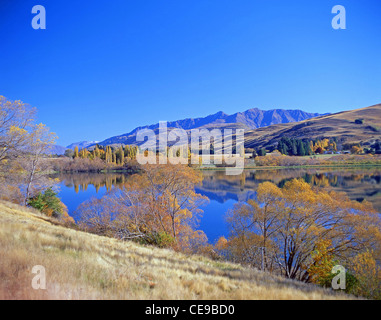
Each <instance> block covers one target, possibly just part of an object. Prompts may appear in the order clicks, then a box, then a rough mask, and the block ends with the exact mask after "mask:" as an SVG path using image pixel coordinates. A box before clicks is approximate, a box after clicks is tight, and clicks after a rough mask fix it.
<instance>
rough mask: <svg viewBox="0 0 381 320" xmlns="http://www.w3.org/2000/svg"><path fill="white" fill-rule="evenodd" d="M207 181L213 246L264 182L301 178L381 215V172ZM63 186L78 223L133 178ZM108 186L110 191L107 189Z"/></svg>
mask: <svg viewBox="0 0 381 320" xmlns="http://www.w3.org/2000/svg"><path fill="white" fill-rule="evenodd" d="M203 175H204V180H203V184H202V186H200V187H197V188H196V192H197V193H200V194H202V195H204V196H207V197H208V198H209V203H208V204H207V205H205V206H203V207H202V208H201V209H202V210H203V211H204V213H203V215H202V217H201V219H200V223H199V227H198V229H201V230H203V231H204V232H205V234H206V235H207V237H208V240H209V242H210V243H212V244H213V243H215V242H216V241H217V240H218V238H219V237H221V236H225V237H227V236H228V235H229V232H228V229H227V225H226V222H225V215H226V213H227V211H228V210H229V209H231V208H232V207H233V206H234V204H235V203H237V202H239V201H243V202H246V201H247V200H249V199H252V198H254V197H255V190H256V189H257V187H258V185H259V184H260V183H262V182H264V181H272V182H273V183H275V184H277V185H278V186H279V187H282V186H283V185H284V183H285V182H286V181H288V180H290V179H292V178H301V179H304V180H305V181H307V182H308V183H311V184H313V185H316V186H320V187H330V188H332V189H334V190H335V191H340V192H341V191H344V192H346V193H347V194H348V196H349V197H350V198H351V199H352V200H358V201H362V200H364V199H366V200H368V201H370V202H371V203H372V204H373V206H374V207H375V209H377V210H378V212H381V169H379V168H375V169H367V170H365V169H364V170H358V169H327V170H322V169H287V170H286V169H285V170H267V171H264V170H262V171H261V170H257V171H256V170H252V171H245V172H244V174H242V175H240V176H229V177H227V176H225V175H224V173H223V172H221V171H206V172H204V173H203ZM55 178H59V179H60V181H61V183H60V184H59V186H60V192H59V196H60V198H61V200H62V201H63V203H64V204H65V205H66V206H67V207H68V210H69V214H70V215H71V216H72V217H73V218H74V219H75V220H76V221H78V220H79V218H80V217H79V216H77V214H76V209H77V208H78V206H79V205H80V204H81V203H83V202H85V201H86V200H88V199H90V198H92V197H96V198H101V197H102V196H103V195H105V194H106V192H107V188H108V190H110V189H111V188H112V186H114V185H116V184H118V183H123V182H124V181H126V180H127V179H129V178H130V176H124V175H122V174H66V175H59V176H56V177H55ZM106 186H107V188H106Z"/></svg>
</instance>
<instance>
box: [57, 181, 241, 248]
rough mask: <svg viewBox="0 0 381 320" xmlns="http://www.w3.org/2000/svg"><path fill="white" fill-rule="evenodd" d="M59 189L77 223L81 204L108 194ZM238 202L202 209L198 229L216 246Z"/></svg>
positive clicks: (91, 189)
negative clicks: (231, 209) (226, 221)
mask: <svg viewBox="0 0 381 320" xmlns="http://www.w3.org/2000/svg"><path fill="white" fill-rule="evenodd" d="M59 188H60V191H59V197H60V198H61V200H62V202H63V203H64V204H65V205H66V206H67V208H68V210H69V214H70V215H71V216H72V217H73V218H74V220H75V221H78V220H79V219H80V217H79V216H78V215H77V214H76V209H77V208H78V206H79V205H80V204H81V203H83V202H85V201H86V200H89V199H91V198H92V197H96V198H99V199H100V198H102V197H103V196H104V195H105V194H106V192H107V190H106V187H100V188H99V189H98V192H97V191H96V188H95V187H94V186H93V185H91V184H89V185H88V186H87V188H86V190H84V189H81V188H80V189H79V191H78V193H77V192H76V191H75V188H74V186H66V185H65V183H63V182H61V183H60V184H59ZM198 192H200V191H199V190H198ZM236 202H237V201H235V200H226V201H225V202H218V201H216V200H210V201H209V203H208V204H207V205H205V206H203V207H202V208H201V209H202V210H203V211H204V213H203V214H202V216H201V218H200V222H199V227H198V229H200V230H203V231H204V232H205V234H206V236H207V237H208V240H209V242H210V243H213V244H214V243H215V242H216V241H217V240H218V239H219V238H220V237H221V236H225V237H227V236H228V229H227V226H226V223H225V218H224V216H225V213H226V212H227V211H228V210H229V209H230V208H232V207H233V205H234V204H235V203H236Z"/></svg>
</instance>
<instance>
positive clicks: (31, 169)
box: [22, 123, 57, 205]
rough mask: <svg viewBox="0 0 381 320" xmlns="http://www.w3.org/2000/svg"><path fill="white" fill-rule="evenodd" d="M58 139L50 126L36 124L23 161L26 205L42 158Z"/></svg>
mask: <svg viewBox="0 0 381 320" xmlns="http://www.w3.org/2000/svg"><path fill="white" fill-rule="evenodd" d="M56 139H57V137H56V135H55V134H54V133H52V132H50V130H49V128H47V127H46V126H45V125H44V124H42V123H40V124H38V125H36V126H35V127H34V129H33V131H32V133H31V134H30V135H29V142H28V145H27V146H26V147H25V149H24V152H25V153H26V155H25V159H24V161H23V162H22V163H23V166H24V170H25V174H26V182H25V183H26V187H25V199H24V203H25V205H26V204H27V203H28V200H29V198H30V196H31V191H32V188H33V183H34V182H35V180H36V175H37V174H39V171H38V169H39V163H40V161H41V158H42V157H43V156H44V155H46V154H48V153H49V152H50V150H51V148H52V146H53V145H54V144H55V141H56Z"/></svg>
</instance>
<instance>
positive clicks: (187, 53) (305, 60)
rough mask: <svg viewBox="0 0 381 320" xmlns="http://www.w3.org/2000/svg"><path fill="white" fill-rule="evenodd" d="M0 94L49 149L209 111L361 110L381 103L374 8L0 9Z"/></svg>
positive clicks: (380, 49)
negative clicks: (35, 120)
mask: <svg viewBox="0 0 381 320" xmlns="http://www.w3.org/2000/svg"><path fill="white" fill-rule="evenodd" d="M37 4H40V5H44V6H45V8H46V11H47V29H46V30H34V29H32V27H31V20H32V18H33V15H32V13H31V9H32V7H33V6H34V5H37ZM337 4H340V5H344V6H345V8H346V11H347V30H334V29H333V28H332V27H331V20H332V18H333V17H334V15H333V14H332V13H331V10H332V7H333V6H334V5H337ZM0 94H1V95H4V96H6V97H7V98H9V99H12V100H15V99H21V100H23V101H24V102H27V103H29V104H31V105H32V106H35V107H37V108H38V110H39V120H40V121H41V122H43V123H46V124H47V125H48V126H49V127H50V128H51V129H52V131H54V132H56V133H57V135H58V136H59V137H60V140H59V144H61V145H68V144H69V143H71V142H75V141H80V140H103V139H105V138H108V137H110V136H114V135H118V134H123V133H126V132H128V131H130V130H131V129H133V128H135V127H136V126H139V125H145V124H152V123H156V122H158V121H160V120H168V121H169V120H176V119H181V118H186V117H199V116H206V115H208V114H212V113H215V112H217V111H220V110H221V111H224V112H226V113H230V114H231V113H235V112H237V111H244V110H246V109H249V108H252V107H258V108H262V109H265V110H266V109H273V108H285V109H303V110H305V111H309V112H321V113H324V112H336V111H342V110H348V109H355V108H360V107H366V106H369V105H373V104H376V103H381V1H380V0H361V1H360V0H340V1H339V0H334V1H331V0H308V1H302V0H290V1H287V0H266V1H265V0H258V1H256V0H192V1H189V0H144V1H141V0H134V1H131V0H113V1H103V0H102V1H96V0H93V1H78V0H77V1H74V0H0Z"/></svg>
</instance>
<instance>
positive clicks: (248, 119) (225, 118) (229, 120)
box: [93, 108, 321, 145]
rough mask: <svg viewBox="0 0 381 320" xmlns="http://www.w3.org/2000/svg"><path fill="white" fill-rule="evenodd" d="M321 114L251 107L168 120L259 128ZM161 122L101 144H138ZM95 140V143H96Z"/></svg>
mask: <svg viewBox="0 0 381 320" xmlns="http://www.w3.org/2000/svg"><path fill="white" fill-rule="evenodd" d="M318 116H321V114H319V113H309V112H305V111H302V110H284V109H272V110H261V109H258V108H251V109H248V110H246V111H243V112H237V113H235V114H232V115H228V114H226V113H225V112H223V111H218V112H217V113H214V114H211V115H208V116H206V117H200V118H186V119H182V120H176V121H168V122H167V126H168V128H181V129H184V130H191V129H196V128H201V127H208V128H212V127H213V126H215V127H221V126H222V127H223V126H225V127H228V126H231V127H237V124H238V125H240V126H241V127H243V128H245V129H257V128H261V127H267V126H270V125H273V124H280V123H289V122H299V121H303V120H307V119H310V118H314V117H318ZM158 127H159V124H158V123H156V124H153V125H147V126H141V127H137V128H135V129H134V130H132V131H131V132H129V133H126V134H122V135H119V136H115V137H111V138H109V139H106V140H104V141H102V142H99V144H101V145H111V144H136V133H137V131H138V130H141V129H151V130H156V129H157V128H158ZM95 143H96V142H94V143H93V144H95Z"/></svg>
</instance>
